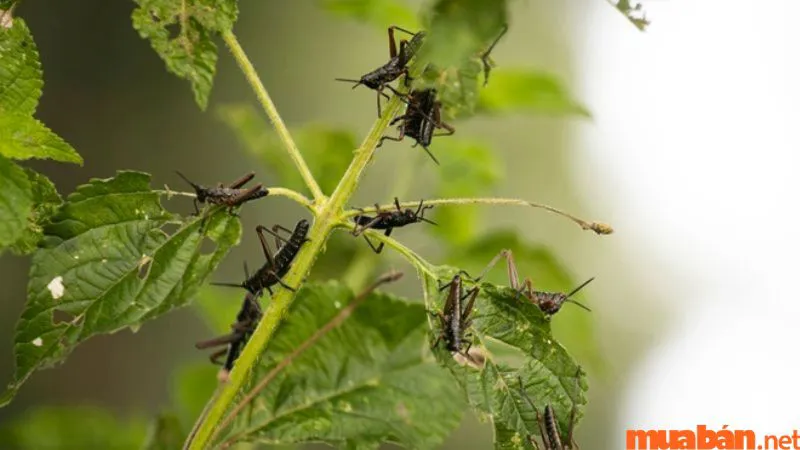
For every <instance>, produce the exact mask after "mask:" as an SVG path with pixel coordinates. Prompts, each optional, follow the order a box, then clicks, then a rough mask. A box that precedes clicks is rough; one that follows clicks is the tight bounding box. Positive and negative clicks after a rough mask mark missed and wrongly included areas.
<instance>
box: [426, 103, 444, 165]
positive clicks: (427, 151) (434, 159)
mask: <svg viewBox="0 0 800 450" xmlns="http://www.w3.org/2000/svg"><path fill="white" fill-rule="evenodd" d="M423 115H424V116H425V118H427V117H428V115H427V114H423ZM422 148H424V149H425V152H426V153H427V154H428V156H430V157H431V159H432V160H433V162H435V163H436V165H437V166H440V165H441V164H439V160H438V159H436V157H435V156H433V153H431V151H430V150H428V147H425V146H422Z"/></svg>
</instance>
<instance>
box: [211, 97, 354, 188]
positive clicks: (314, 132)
mask: <svg viewBox="0 0 800 450" xmlns="http://www.w3.org/2000/svg"><path fill="white" fill-rule="evenodd" d="M218 113H219V117H220V118H221V119H222V121H223V122H225V123H226V124H227V125H228V126H229V127H231V129H232V130H233V132H234V133H235V134H236V137H237V138H238V139H239V141H240V142H241V143H242V145H243V146H244V147H245V148H246V149H247V150H248V151H250V152H251V153H252V154H254V155H255V156H257V157H258V158H260V159H261V160H262V161H263V162H264V164H265V165H266V166H267V167H270V168H273V169H274V170H275V174H276V175H277V177H278V181H279V182H280V184H281V185H283V186H286V187H290V188H294V189H298V190H304V189H306V188H305V183H304V182H303V179H302V178H301V177H300V174H299V173H297V170H296V169H295V167H294V164H293V163H292V161H291V160H290V159H289V156H288V155H287V154H286V152H285V151H283V146H282V144H281V142H280V140H279V139H278V136H277V135H276V134H275V133H274V132H273V131H271V130H272V127H271V126H270V125H269V124H268V123H267V122H266V121H265V120H264V119H263V118H262V117H261V116H260V115H259V114H258V112H257V111H256V110H255V109H254V108H253V107H252V106H250V105H247V104H231V105H225V106H223V107H220V108H219V110H218ZM291 132H292V136H293V137H294V139H295V142H296V143H297V146H298V148H299V149H300V151H302V152H303V156H304V157H305V158H306V161H307V162H308V164H309V168H310V169H311V171H312V172H313V173H314V176H315V178H316V179H317V182H318V183H319V185H320V187H321V188H322V190H323V192H328V193H330V192H333V189H334V188H335V187H336V185H337V184H338V183H339V180H340V179H341V178H342V175H343V174H344V172H345V170H347V166H348V165H349V164H350V160H352V159H353V151H354V150H355V149H356V148H357V147H358V142H357V141H356V136H355V135H354V134H353V133H352V132H350V131H345V130H341V129H339V128H335V127H331V126H328V125H322V124H310V125H306V126H304V127H302V128H298V129H293V130H291Z"/></svg>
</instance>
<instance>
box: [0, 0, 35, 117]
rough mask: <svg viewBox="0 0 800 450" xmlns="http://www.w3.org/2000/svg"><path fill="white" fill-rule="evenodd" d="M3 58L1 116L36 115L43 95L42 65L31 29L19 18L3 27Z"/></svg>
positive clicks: (0, 38)
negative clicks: (9, 25) (9, 26)
mask: <svg viewBox="0 0 800 450" xmlns="http://www.w3.org/2000/svg"><path fill="white" fill-rule="evenodd" d="M2 14H3V13H2V12H0V15H2ZM0 61H3V64H0V115H2V114H19V115H23V116H31V115H33V113H34V111H36V105H37V103H39V97H41V96H42V86H43V85H44V80H43V79H42V66H41V64H40V63H39V52H38V51H37V50H36V44H35V43H34V42H33V37H32V36H31V32H30V30H29V29H28V26H27V25H26V24H25V21H24V20H22V19H20V18H18V17H15V18H14V19H13V25H12V26H11V28H4V27H0Z"/></svg>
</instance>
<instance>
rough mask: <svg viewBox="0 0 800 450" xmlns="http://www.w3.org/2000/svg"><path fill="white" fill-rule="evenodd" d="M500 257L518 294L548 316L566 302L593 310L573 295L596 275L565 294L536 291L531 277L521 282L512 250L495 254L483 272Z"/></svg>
mask: <svg viewBox="0 0 800 450" xmlns="http://www.w3.org/2000/svg"><path fill="white" fill-rule="evenodd" d="M500 258H506V264H507V269H508V279H509V284H510V285H511V288H512V289H514V290H515V291H517V295H524V296H525V297H526V298H527V299H528V300H530V301H531V302H533V303H534V304H536V305H537V306H538V307H539V309H541V310H542V312H543V313H545V314H547V315H548V316H552V315H553V314H555V313H557V312H558V311H560V310H561V306H562V305H563V304H564V303H565V302H570V303H574V304H576V305H578V306H580V307H581V308H583V309H585V310H586V311H591V309H589V308H588V307H587V306H586V305H584V304H582V303H580V302H577V301H575V300H573V299H572V298H571V297H572V296H573V295H575V294H576V293H577V292H578V291H580V290H581V289H583V288H584V287H586V285H587V284H589V283H591V282H592V280H594V277H592V278H589V279H588V280H586V281H584V282H583V283H581V285H580V286H578V287H576V288H575V289H573V290H572V291H571V292H570V293H568V294H564V293H563V292H545V291H535V290H533V282H532V281H531V279H530V278H526V279H525V281H524V282H522V283H520V281H519V275H518V274H517V266H516V264H515V263H514V256H513V254H512V253H511V250H503V251H501V252H500V253H499V254H498V255H497V256H495V257H494V259H492V261H491V262H490V263H489V265H488V266H487V267H486V269H484V271H483V274H485V273H486V272H487V271H488V270H489V269H491V268H492V267H493V266H494V265H495V264H496V263H497V261H498V260H499V259H500ZM483 274H481V276H483Z"/></svg>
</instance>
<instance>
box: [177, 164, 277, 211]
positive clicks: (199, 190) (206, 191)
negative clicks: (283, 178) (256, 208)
mask: <svg viewBox="0 0 800 450" xmlns="http://www.w3.org/2000/svg"><path fill="white" fill-rule="evenodd" d="M175 173H177V174H178V176H180V177H181V178H183V179H184V180H185V181H186V182H187V183H189V184H190V185H191V186H192V188H194V191H195V194H197V197H196V198H195V199H194V210H195V214H198V215H199V214H200V209H199V208H198V203H210V204H212V205H224V206H227V207H228V212H230V213H231V214H233V209H234V208H236V207H237V206H239V205H241V204H243V203H246V202H249V201H250V200H256V199H259V198H262V197H266V196H267V195H268V194H269V191H268V190H267V189H265V188H264V186H263V185H262V184H261V183H259V184H256V185H255V186H252V187H250V188H247V189H245V188H243V187H242V186H244V185H245V184H247V183H248V182H250V180H252V179H253V178H254V177H255V176H256V174H255V173H253V172H250V173H248V174H246V175H244V176H242V177H241V178H239V179H238V180H236V181H234V182H233V183H231V184H230V185H229V186H227V187H226V186H224V185H223V184H222V183H220V184H219V185H217V186H216V187H205V186H201V185H199V184H197V183H195V182H193V181H191V180H190V179H188V178H187V177H186V176H185V175H184V174H182V173H181V172H178V171H177V170H176V171H175Z"/></svg>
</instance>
